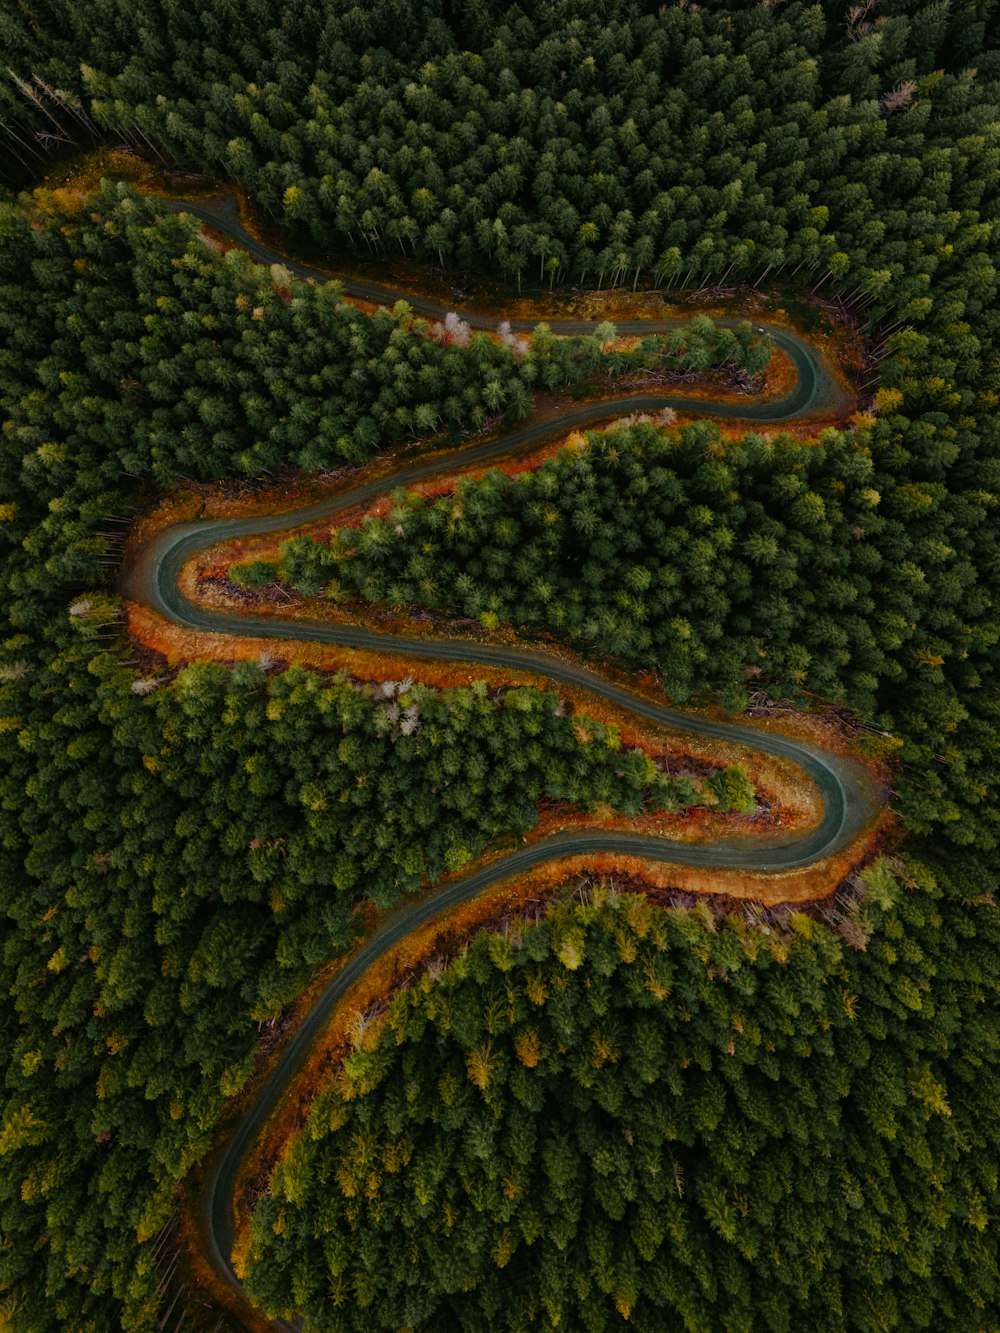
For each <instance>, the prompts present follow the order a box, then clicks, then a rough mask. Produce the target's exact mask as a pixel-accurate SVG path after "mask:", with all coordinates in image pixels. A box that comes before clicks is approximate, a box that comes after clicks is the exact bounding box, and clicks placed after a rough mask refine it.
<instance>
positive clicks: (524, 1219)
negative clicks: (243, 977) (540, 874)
mask: <svg viewBox="0 0 1000 1333" xmlns="http://www.w3.org/2000/svg"><path fill="white" fill-rule="evenodd" d="M904 873H905V874H906V875H907V876H909V875H911V874H917V875H919V884H917V883H914V882H913V881H912V880H910V881H909V883H910V887H908V888H905V889H904V888H902V887H901V885H900V884H899V882H898V880H897V879H895V878H894V876H893V874H892V873H891V872H890V870H889V868H888V866H887V865H886V864H885V863H880V864H879V865H877V866H876V867H874V868H873V869H872V870H871V871H869V872H868V875H867V876H866V878H867V880H868V898H867V901H866V902H865V903H864V905H863V906H862V908H861V909H860V910H859V911H857V912H856V914H855V915H854V917H853V918H852V920H851V926H852V930H853V935H852V938H853V942H854V945H855V947H845V945H844V944H843V943H842V941H841V940H839V939H838V938H837V937H836V936H835V935H834V934H833V933H831V931H830V930H829V929H828V928H827V927H826V926H823V925H820V924H818V923H817V922H815V921H812V920H809V919H808V918H806V917H804V916H801V915H799V916H793V917H792V918H791V921H790V925H791V931H792V934H793V938H792V939H791V940H790V939H789V938H787V937H785V936H777V935H773V936H772V937H771V939H770V940H769V941H765V940H764V937H763V936H762V935H761V933H760V931H759V929H753V930H749V931H748V930H747V929H746V927H745V926H744V924H743V922H742V920H741V919H740V920H737V919H733V920H729V921H726V922H725V923H724V924H723V925H722V926H721V928H719V929H717V930H713V929H712V928H711V925H710V921H711V918H710V917H709V916H708V914H707V913H706V912H704V911H695V912H691V913H689V912H681V911H676V910H673V911H671V910H664V909H660V908H651V907H649V906H648V905H647V904H646V903H644V902H643V901H641V900H636V899H634V898H629V897H626V898H611V899H610V901H605V902H603V903H601V900H600V896H599V897H598V905H591V906H587V907H581V906H573V905H567V906H564V907H562V908H560V909H557V910H556V911H554V912H552V913H551V914H550V915H549V917H548V918H546V919H545V920H544V921H543V922H542V924H540V925H538V926H535V927H531V928H524V929H517V928H515V929H513V930H509V931H508V932H507V934H506V935H505V936H504V937H502V938H501V937H497V936H489V935H486V934H481V935H479V936H478V938H477V939H476V941H475V943H474V945H473V947H472V948H471V949H470V951H469V952H468V954H467V955H466V956H464V957H461V958H458V959H457V960H456V961H454V962H453V963H452V964H451V965H450V966H449V967H448V969H447V970H446V971H445V972H444V973H443V974H442V975H440V976H438V977H437V979H436V980H434V981H433V982H432V981H431V980H430V979H429V977H425V978H424V980H423V982H422V983H421V984H420V985H418V986H417V987H416V988H414V989H411V990H410V991H408V992H407V993H406V994H405V995H400V996H398V997H397V998H396V999H395V1000H394V1001H393V1002H392V1004H391V1006H390V1009H389V1012H388V1014H387V1016H386V1019H385V1023H384V1026H383V1027H382V1029H381V1031H380V1033H379V1035H378V1036H377V1037H376V1036H375V1033H374V1030H373V1031H370V1032H369V1033H368V1035H367V1037H359V1038H358V1048H357V1049H356V1051H355V1053H354V1054H351V1055H350V1056H349V1057H348V1058H347V1060H346V1062H345V1065H344V1069H343V1073H342V1074H341V1075H340V1078H339V1084H335V1085H334V1086H333V1087H331V1088H329V1089H328V1090H326V1091H324V1092H322V1093H321V1094H320V1095H319V1097H318V1098H317V1101H316V1103H315V1105H314V1106H313V1108H312V1111H311V1114H310V1117H309V1120H308V1122H307V1124H306V1126H305V1128H304V1130H303V1131H302V1132H301V1133H300V1134H299V1135H297V1136H296V1138H295V1139H294V1140H293V1143H292V1146H291V1148H290V1150H289V1151H287V1153H286V1156H285V1158H284V1160H283V1161H282V1163H281V1164H280V1165H279V1167H278V1169H277V1171H276V1173H275V1175H274V1176H273V1177H272V1181H271V1192H270V1195H269V1196H268V1197H267V1198H266V1199H265V1200H264V1202H263V1203H262V1204H261V1205H259V1206H258V1209H257V1212H256V1215H255V1218H254V1223H253V1238H254V1239H253V1251H252V1262H251V1266H250V1274H249V1279H248V1287H249V1290H250V1292H251V1294H252V1295H253V1296H254V1298H255V1299H256V1300H258V1301H259V1302H260V1303H261V1304H262V1305H263V1306H264V1307H265V1309H267V1310H268V1311H269V1312H270V1313H272V1314H274V1313H277V1312H284V1313H286V1314H288V1313H291V1312H292V1311H304V1312H305V1314H306V1319H305V1325H304V1327H305V1329H306V1330H307V1333H320V1331H321V1330H322V1333H347V1331H348V1330H353V1329H357V1330H362V1329H379V1328H382V1329H393V1330H394V1329H398V1328H401V1327H407V1328H418V1329H431V1328H449V1329H468V1330H475V1331H476V1333H478V1330H480V1329H482V1328H484V1327H486V1328H490V1329H492V1330H502V1329H523V1328H528V1327H534V1326H538V1327H542V1328H549V1327H555V1326H558V1327H560V1328H572V1329H587V1330H594V1333H597V1331H598V1330H605V1329H614V1328H620V1327H621V1326H622V1323H623V1320H624V1319H625V1318H627V1320H628V1327H630V1328H636V1329H640V1330H644V1331H645V1333H660V1330H663V1329H673V1328H677V1329H691V1330H694V1329H709V1328H712V1329H715V1328H718V1329H745V1330H751V1329H757V1328H764V1327H766V1328H768V1329H778V1330H786V1333H793V1330H798V1329H802V1328H810V1329H816V1330H820V1331H823V1333H841V1330H844V1329H852V1330H865V1333H876V1331H877V1330H882V1329H885V1328H900V1329H907V1330H909V1329H940V1328H968V1329H978V1328H986V1327H988V1325H989V1321H990V1318H991V1310H992V1309H994V1308H995V1306H994V1304H993V1301H994V1297H995V1293H996V1289H997V1286H996V1284H997V1278H998V1271H997V1262H996V1248H995V1246H994V1244H993V1240H992V1237H991V1228H992V1227H993V1226H994V1225H995V1220H991V1219H995V1216H996V1214H995V1211H994V1210H995V1208H996V1204H997V1199H998V1191H997V1163H996V1154H995V1151H994V1144H993V1140H992V1135H991V1131H990V1128H989V1126H990V1125H992V1124H995V1119H994V1112H993V1107H994V1103H995V1099H996V1097H997V1096H998V1095H1000V1085H998V1082H997V1074H996V1068H997V1066H996V1059H997V1053H998V1052H997V1046H998V1042H997V1033H998V1031H1000V1026H998V1024H997V1017H998V1015H997V1009H996V1003H995V987H996V984H997V981H998V980H1000V969H998V954H997V945H998V944H1000V937H998V931H997V911H996V908H995V907H994V906H993V905H992V903H990V902H989V901H985V900H980V901H978V902H976V903H969V904H966V905H963V906H957V905H954V904H949V906H948V907H947V909H943V906H942V903H941V889H940V888H939V887H938V886H937V885H936V884H935V882H934V879H933V878H932V877H931V875H930V874H929V873H928V872H927V871H926V870H923V869H921V870H917V869H915V868H913V867H909V868H908V869H907V870H906V871H905V872H904ZM866 936H867V937H868V938H866ZM857 946H861V947H860V948H859V947H857ZM991 992H993V994H992V997H991V998H988V997H990V993H991ZM984 1002H985V1003H984Z"/></svg>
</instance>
